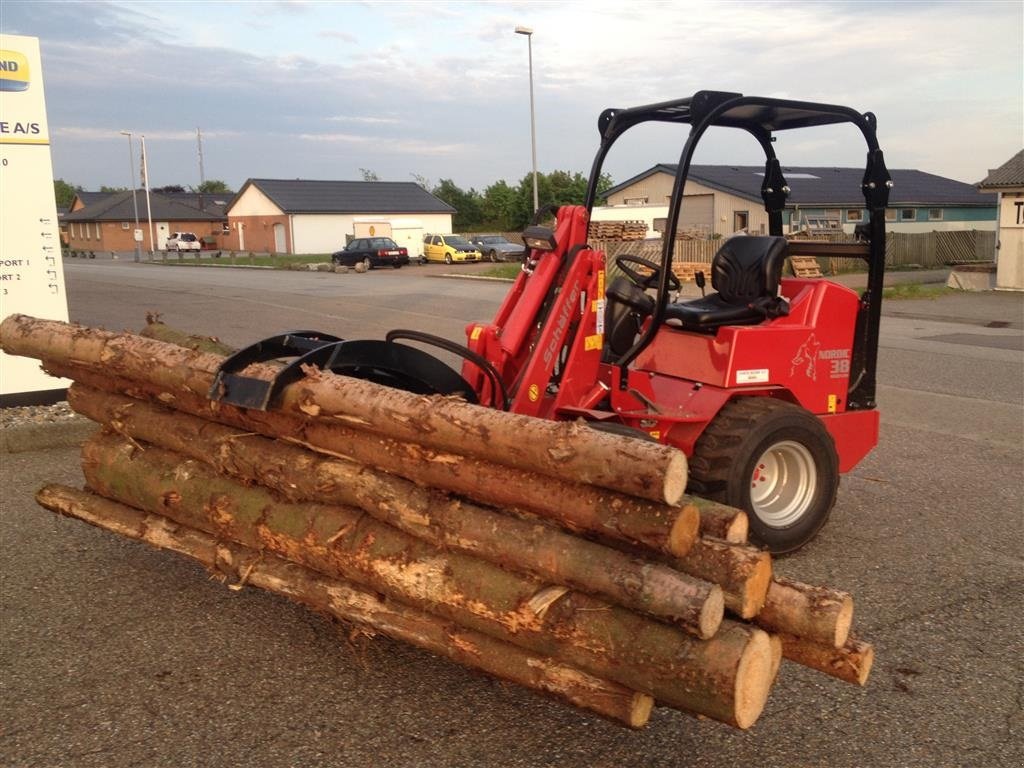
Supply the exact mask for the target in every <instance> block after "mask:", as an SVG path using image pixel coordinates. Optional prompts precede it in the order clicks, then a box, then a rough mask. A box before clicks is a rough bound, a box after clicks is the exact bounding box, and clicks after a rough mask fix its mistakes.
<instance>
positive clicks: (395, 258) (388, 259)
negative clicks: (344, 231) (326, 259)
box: [331, 237, 409, 269]
mask: <svg viewBox="0 0 1024 768" xmlns="http://www.w3.org/2000/svg"><path fill="white" fill-rule="evenodd" d="M331 261H333V262H334V263H335V264H340V265H341V266H343V267H354V266H355V265H356V264H358V263H359V262H364V263H365V264H366V267H367V269H372V268H373V267H394V268H395V269H398V268H399V267H401V266H403V265H405V264H408V263H409V251H407V250H406V249H405V248H403V247H401V246H400V245H399V244H398V243H396V242H395V241H394V240H392V239H391V238H390V237H357V238H356V239H355V240H353V241H352V242H351V243H349V244H348V245H347V246H345V250H343V251H336V252H334V253H332V254H331Z"/></svg>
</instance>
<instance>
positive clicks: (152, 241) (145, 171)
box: [140, 133, 156, 261]
mask: <svg viewBox="0 0 1024 768" xmlns="http://www.w3.org/2000/svg"><path fill="white" fill-rule="evenodd" d="M140 138H141V139H142V183H143V185H144V186H145V187H146V220H147V221H148V222H149V260H150V261H153V260H154V259H156V237H154V236H153V207H152V206H151V205H150V204H149V163H148V161H147V160H146V134H144V133H143V134H141V135H140Z"/></svg>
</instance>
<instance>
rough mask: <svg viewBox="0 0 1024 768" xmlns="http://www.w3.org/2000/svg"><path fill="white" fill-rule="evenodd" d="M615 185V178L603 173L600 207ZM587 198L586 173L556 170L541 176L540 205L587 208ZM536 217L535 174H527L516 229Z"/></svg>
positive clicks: (518, 192)
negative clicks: (534, 201)
mask: <svg viewBox="0 0 1024 768" xmlns="http://www.w3.org/2000/svg"><path fill="white" fill-rule="evenodd" d="M611 186H612V178H611V176H609V175H608V174H607V173H602V174H601V176H600V178H599V179H598V182H597V199H596V200H595V204H596V205H600V204H601V203H603V202H604V197H603V195H602V193H603V192H604V191H605V190H607V189H608V188H609V187H611ZM586 199H587V177H586V176H584V175H583V174H582V173H579V172H576V173H570V172H569V171H552V172H551V173H538V174H537V202H538V204H539V205H540V207H541V208H543V207H544V206H546V205H558V206H562V205H583V203H584V201H585V200H586ZM532 218H533V174H532V173H528V174H526V175H525V176H524V177H523V178H522V180H521V181H520V182H519V185H518V186H517V187H516V188H515V200H514V202H513V205H512V225H513V226H512V228H513V229H520V228H522V227H525V226H526V225H527V224H528V223H529V222H530V220H531V219H532Z"/></svg>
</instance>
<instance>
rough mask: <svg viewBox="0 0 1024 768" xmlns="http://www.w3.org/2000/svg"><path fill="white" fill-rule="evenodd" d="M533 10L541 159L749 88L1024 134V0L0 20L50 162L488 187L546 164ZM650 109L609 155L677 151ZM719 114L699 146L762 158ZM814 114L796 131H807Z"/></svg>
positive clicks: (127, 9) (844, 160) (61, 166)
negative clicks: (37, 85) (33, 81)
mask: <svg viewBox="0 0 1024 768" xmlns="http://www.w3.org/2000/svg"><path fill="white" fill-rule="evenodd" d="M517 25H525V26H529V27H532V28H533V29H534V31H535V34H534V36H533V65H534V84H535V89H536V94H535V95H536V113H537V154H538V166H539V168H540V170H541V171H551V170H555V169H564V170H569V171H581V172H583V173H587V172H588V171H589V169H590V164H591V161H592V157H593V153H594V151H595V149H596V147H597V138H598V136H597V129H596V120H597V116H598V114H599V113H600V111H601V110H602V109H604V108H606V107H610V106H615V107H629V106H636V105H638V104H642V103H646V102H653V101H662V100H667V99H673V98H678V97H682V96H688V95H691V94H692V93H693V92H694V91H696V90H699V89H716V90H729V91H739V92H742V93H746V94H758V95H767V96H778V97H785V98H795V99H803V100H813V101H826V102H832V103H839V104H845V105H848V106H851V107H854V108H856V109H859V110H864V111H868V110H870V111H872V112H874V113H875V114H876V115H877V116H878V121H879V137H880V140H881V143H882V146H883V148H884V149H885V150H886V156H887V162H888V165H889V167H890V168H917V169H920V170H924V171H928V172H931V173H937V174H940V175H944V176H949V177H951V178H955V179H960V180H962V181H967V182H975V181H978V180H979V179H981V178H982V177H984V175H985V174H986V172H987V170H988V169H989V168H994V167H996V166H998V165H1001V164H1002V163H1003V162H1005V161H1006V160H1007V159H1009V158H1010V156H1011V155H1013V154H1014V153H1015V152H1017V151H1019V150H1020V149H1021V146H1022V145H1024V124H1022V123H1024V118H1022V110H1024V107H1022V97H1024V82H1022V80H1024V76H1022V66H1024V65H1022V61H1024V50H1022V45H1024V44H1022V40H1024V3H1022V2H1020V0H1008V1H1007V2H965V3H960V2H936V1H932V2H911V1H909V0H904V2H783V1H781V0H780V1H778V2H674V3H654V2H644V0H631V1H630V2H617V3H605V2H598V1H596V0H594V1H591V2H581V3H577V2H555V3H537V2H519V3H502V2H488V3H484V2H479V3H470V2H461V3H443V2H390V3H382V2H381V3H377V2H300V1H298V0H296V1H295V2H254V1H253V0H248V1H246V2H210V1H209V0H208V1H207V2H195V3H193V2H139V1H137V0H136V1H135V2H74V3H69V2H43V1H41V0H32V2H22V0H3V2H2V8H0V31H3V32H4V33H8V34H22V35H31V36H36V37H39V38H40V43H41V47H42V55H43V70H44V72H43V74H44V78H45V85H46V95H47V104H48V116H49V122H50V131H51V136H52V145H53V146H52V149H53V159H54V173H55V175H56V176H58V177H61V178H64V179H65V180H66V181H69V182H71V183H74V184H79V185H82V186H83V187H85V188H86V189H98V188H99V186H100V185H102V184H107V185H111V186H125V185H127V184H128V178H129V175H130V174H129V170H128V157H127V156H128V148H127V139H126V138H125V137H123V136H120V135H119V131H121V130H131V131H134V132H135V133H141V134H145V135H146V144H147V149H148V153H149V167H150V180H151V183H152V184H153V185H154V186H161V185H165V184H182V185H185V186H188V185H196V184H198V183H199V165H198V158H197V151H196V136H195V132H196V128H197V127H199V128H201V129H202V134H203V150H204V153H203V154H204V165H205V175H206V178H208V179H211V178H214V179H222V180H224V181H226V182H227V183H228V184H229V185H231V186H232V187H233V188H235V189H237V188H238V187H239V186H241V184H242V182H244V181H245V179H246V178H249V177H265V178H311V179H316V178H319V179H358V178H361V174H360V169H361V168H366V169H370V170H372V171H374V172H376V173H377V174H378V176H379V177H380V178H381V179H382V180H386V181H410V180H413V178H414V177H421V178H426V179H429V180H430V181H432V182H435V183H436V182H437V181H438V180H439V179H442V178H450V179H452V180H453V181H454V182H455V183H456V184H458V185H460V186H462V187H464V188H468V187H475V188H477V189H482V188H483V187H485V186H487V185H488V184H490V183H491V182H493V181H496V180H498V179H503V178H504V179H507V180H508V181H510V182H515V181H518V179H520V178H522V176H524V175H525V174H526V173H527V172H528V171H529V170H530V113H529V77H528V70H527V39H526V38H525V37H524V36H521V35H516V34H514V31H513V30H514V28H515V27H516V26H517ZM679 131H680V129H678V128H676V129H670V128H667V127H664V126H663V127H652V128H646V127H645V128H643V129H642V130H640V132H639V133H638V135H636V136H634V137H632V138H631V137H630V136H628V135H627V137H626V138H625V139H624V140H623V142H620V144H622V146H621V147H616V149H615V150H613V154H612V155H611V156H610V157H609V163H608V165H607V166H606V167H607V169H608V170H609V171H610V172H611V174H612V176H613V178H614V179H615V181H617V182H618V181H623V180H625V179H626V178H628V177H629V176H631V175H633V174H634V173H636V172H639V171H641V170H643V169H645V168H647V167H650V166H651V165H653V164H655V163H658V162H670V163H671V162H675V161H676V160H677V159H678V157H679V150H680V147H681V142H682V140H683V138H684V136H683V135H682V134H681V133H680V132H679ZM732 133H735V132H730V131H723V134H722V135H720V136H715V137H713V140H712V141H709V142H708V143H707V145H706V147H705V149H704V150H703V153H702V154H700V155H699V156H698V158H697V161H698V162H704V163H735V164H753V163H756V162H758V161H759V156H758V151H757V149H756V147H755V145H754V144H753V142H752V141H750V140H744V139H743V138H742V137H740V136H734V135H731V134H732ZM798 133H799V132H798ZM802 134H803V135H800V136H797V135H796V134H794V135H793V136H792V137H789V136H783V137H780V139H779V142H778V148H777V149H778V152H779V156H780V157H781V159H782V160H783V163H786V164H790V165H847V166H855V165H860V164H862V163H863V157H864V145H863V143H862V142H861V141H860V139H859V137H858V135H856V134H855V133H854V132H853V130H852V129H850V128H828V129H816V130H812V131H804V132H802Z"/></svg>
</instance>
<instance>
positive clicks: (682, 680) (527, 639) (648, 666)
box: [82, 435, 772, 728]
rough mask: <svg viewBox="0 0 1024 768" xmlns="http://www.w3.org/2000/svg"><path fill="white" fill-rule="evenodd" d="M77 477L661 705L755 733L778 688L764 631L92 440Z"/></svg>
mask: <svg viewBox="0 0 1024 768" xmlns="http://www.w3.org/2000/svg"><path fill="white" fill-rule="evenodd" d="M82 469H83V472H84V473H85V476H86V480H87V482H88V484H89V486H90V487H91V488H92V489H93V490H95V491H96V492H98V493H100V494H101V495H103V496H105V497H107V498H111V499H114V500H116V501H120V502H122V503H125V504H129V505H130V506H133V507H136V508H139V509H143V510H145V511H149V512H154V513H157V514H164V515H166V516H167V517H170V518H171V519H173V520H176V521H177V522H180V523H182V524H183V525H189V526H190V527H195V528H199V529H200V530H204V531H206V532H207V533H210V534H212V535H215V536H218V537H223V538H226V539H229V540H232V541H235V542H237V543H239V544H242V545H244V546H248V547H251V548H253V549H257V550H266V551H269V552H272V553H274V554H277V555H279V556H282V557H285V558H286V559H288V560H292V561H293V562H297V563H300V564H302V565H305V566H307V567H310V568H313V569H314V570H317V571H320V572H321V573H326V574H328V575H332V576H339V577H341V578H346V579H349V580H352V581H355V582H357V583H359V584H362V585H364V586H367V587H369V588H371V589H374V590H377V591H379V592H381V593H383V594H385V595H391V596H393V597H395V598H396V599H398V600H401V601H403V602H406V603H408V604H410V605H412V606H413V607H417V608H422V609H424V610H427V611H430V612H431V613H436V614H438V615H441V616H443V617H445V618H447V619H449V620H452V621H455V622H457V623H459V624H460V625H462V626H465V627H468V628H470V629H473V630H476V631H480V632H484V633H485V634H488V635H491V636H492V637H496V638H497V639H499V640H504V641H507V642H512V643H514V644H516V645H519V646H521V647H523V648H526V649H527V650H530V651H532V652H534V653H539V654H542V655H545V656H551V657H555V658H558V659H560V660H562V661H564V662H566V663H568V664H571V665H573V666H577V667H580V668H581V669H583V670H585V671H587V672H589V673H590V674H593V675H596V676H598V677H603V678H607V679H610V680H613V681H615V682H617V683H619V684H621V685H624V686H626V687H627V688H631V689H633V690H637V691H640V692H642V693H647V694H650V695H652V696H653V697H654V698H655V700H656V701H658V702H659V703H661V704H665V705H668V706H673V707H676V708H679V709H683V710H685V711H689V712H693V713H696V714H702V715H706V716H708V717H711V718H714V719H716V720H720V721H722V722H725V723H729V724H731V725H734V726H737V727H739V728H748V727H750V726H751V725H752V724H753V723H754V722H755V721H756V719H757V717H758V716H759V714H760V712H761V711H762V710H763V707H764V704H765V702H766V700H767V695H768V692H769V689H770V687H771V671H772V669H771V668H772V649H771V642H770V640H769V636H768V634H767V633H766V632H764V631H763V630H760V629H757V628H756V627H751V626H748V625H745V624H738V623H735V622H728V621H727V622H723V623H722V627H721V628H720V630H719V631H718V633H717V634H716V635H715V636H714V637H713V638H711V639H709V640H698V639H695V638H692V637H690V636H688V635H686V634H685V633H683V632H681V631H680V630H678V629H676V628H673V627H670V626H669V625H667V624H663V623H661V622H658V621H655V620H652V619H648V618H644V617H641V616H639V615H637V614H635V613H633V612H631V611H627V610H625V609H623V608H619V607H617V606H613V605H609V604H608V603H606V602H603V601H601V600H598V599H596V598H593V597H590V596H588V595H585V594H583V593H580V592H575V591H571V590H568V589H566V588H565V587H552V586H550V585H546V584H544V583H543V582H540V581H538V580H536V579H534V578H531V577H527V576H524V575H520V574H514V573H511V572H508V571H505V570H503V569H501V568H498V567H496V566H493V565H491V564H489V563H487V562H485V561H483V560H480V559H478V558H475V557H471V556H468V555H463V554H460V553H458V552H442V551H439V550H438V549H436V548H435V547H433V546H431V545H429V544H427V543H425V542H422V541H420V540H418V539H416V538H415V537H411V536H409V535H407V534H404V533H402V532H401V531H398V530H397V529H394V528H392V527H391V526H387V525H384V524H381V523H379V522H377V521H376V520H374V519H373V518H372V517H370V516H369V515H366V514H363V513H361V512H359V511H357V510H353V509H349V508H345V507H340V506H327V505H319V504H308V503H307V504H301V505H297V504H289V503H279V502H277V501H276V500H275V499H274V498H273V497H272V496H270V494H269V493H268V492H267V491H264V490H262V489H260V488H257V487H244V486H241V485H239V484H238V483H235V482H233V481H230V480H227V479H225V478H223V477H222V476H220V475H218V474H216V473H215V472H214V471H213V470H212V469H210V468H209V467H207V466H206V465H205V464H203V463H201V462H197V461H193V460H183V459H182V458H181V457H179V456H178V455H177V454H174V453H171V452H169V451H165V450H163V449H160V448H156V447H153V446H136V445H133V444H132V443H131V442H129V441H126V440H124V439H121V438H117V437H115V436H111V435H97V436H96V437H94V438H92V439H91V440H90V441H88V442H87V443H86V444H85V446H83V462H82Z"/></svg>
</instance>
